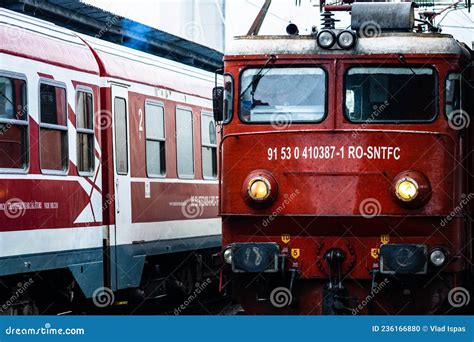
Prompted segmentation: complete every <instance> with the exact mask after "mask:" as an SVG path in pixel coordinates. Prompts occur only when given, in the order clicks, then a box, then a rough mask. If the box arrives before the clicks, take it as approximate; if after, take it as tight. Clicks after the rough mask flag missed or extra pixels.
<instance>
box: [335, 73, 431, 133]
mask: <svg viewBox="0 0 474 342" xmlns="http://www.w3.org/2000/svg"><path fill="white" fill-rule="evenodd" d="M354 69H365V70H367V71H369V70H370V72H368V73H366V75H368V77H367V78H366V79H365V80H364V81H363V82H362V83H361V86H364V83H366V81H367V80H368V79H369V77H370V78H372V76H371V75H377V76H378V75H392V76H393V78H397V77H399V76H401V75H408V77H409V79H408V81H407V82H405V83H404V84H403V85H402V86H401V87H400V88H399V90H398V91H397V93H395V95H396V94H398V92H399V91H402V89H403V88H404V87H405V86H406V85H407V84H408V82H411V81H412V80H413V78H414V77H415V76H420V75H428V74H426V73H420V74H416V73H417V71H421V70H427V69H429V70H430V71H431V74H429V76H430V77H432V78H433V82H432V84H431V86H432V88H431V89H430V90H431V91H432V92H433V93H432V94H430V95H429V97H430V98H433V100H432V101H431V103H430V104H428V105H426V106H425V107H424V108H423V110H426V108H427V107H428V106H430V107H432V111H431V110H430V111H429V113H431V117H429V118H426V119H418V118H417V119H411V118H410V117H414V116H416V115H417V114H419V113H421V112H422V111H421V110H416V109H413V110H412V112H411V113H410V112H400V113H389V114H392V115H393V114H395V115H398V117H393V118H389V119H383V116H384V114H385V115H387V113H388V112H389V111H390V108H391V106H390V103H391V102H393V101H392V99H393V98H394V96H392V92H391V91H390V90H386V89H385V87H386V86H387V84H388V83H389V82H387V84H385V85H382V84H380V83H381V82H380V81H381V80H377V79H376V83H377V84H378V85H379V88H383V89H384V90H385V91H386V93H387V95H388V99H386V100H385V101H378V104H374V105H373V106H370V110H369V111H366V112H363V111H362V112H360V113H359V114H360V115H361V117H360V118H359V119H354V118H353V117H351V116H350V115H349V113H348V108H347V101H348V96H347V95H348V94H347V91H348V77H350V76H351V75H349V73H350V72H351V71H352V70H354ZM372 69H373V70H372ZM395 70H400V71H402V70H403V72H400V73H395V72H394V71H395ZM384 72H385V73H384ZM361 74H362V73H361ZM410 75H413V76H410ZM438 80H439V75H438V71H437V70H436V68H435V67H434V66H433V65H427V64H424V65H421V64H420V65H417V64H410V65H408V64H407V65H401V66H400V65H392V64H390V65H382V66H380V65H373V64H358V65H357V66H355V65H354V66H349V67H348V68H346V69H345V70H344V84H343V89H342V95H343V101H342V102H343V104H344V106H343V114H344V117H345V118H346V119H347V121H348V122H350V123H354V124H360V123H365V124H371V123H373V124H390V123H392V124H393V123H432V122H434V121H436V119H437V118H438V115H439V106H438V100H439V81H438ZM387 81H388V78H387ZM425 85H426V84H425ZM425 85H423V86H421V85H419V86H418V87H416V86H415V88H416V89H420V90H421V89H423V88H424V86H425ZM374 91H375V92H376V89H372V85H371V84H369V89H368V90H367V89H366V91H365V93H366V94H365V95H367V93H371V94H372V93H373V92H374ZM420 94H421V93H419V92H418V93H417V94H414V95H412V98H411V100H413V99H415V100H416V101H411V100H410V99H404V100H403V101H399V102H402V103H403V104H405V106H404V109H405V110H406V109H409V108H410V107H413V105H414V103H415V102H418V101H417V99H416V96H417V95H420ZM365 95H363V96H365ZM402 97H403V96H402ZM429 113H428V112H427V114H429ZM365 115H368V116H367V117H365ZM404 116H408V118H404Z"/></svg>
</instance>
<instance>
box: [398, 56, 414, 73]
mask: <svg viewBox="0 0 474 342" xmlns="http://www.w3.org/2000/svg"><path fill="white" fill-rule="evenodd" d="M398 60H399V61H400V62H401V63H402V64H405V65H406V66H407V67H408V68H409V69H410V70H411V72H412V73H413V75H415V76H416V72H415V70H413V69H412V68H411V66H410V64H408V63H407V61H406V60H405V56H404V55H398Z"/></svg>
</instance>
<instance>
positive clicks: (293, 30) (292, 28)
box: [286, 23, 300, 36]
mask: <svg viewBox="0 0 474 342" xmlns="http://www.w3.org/2000/svg"><path fill="white" fill-rule="evenodd" d="M299 32H300V31H299V30H298V26H296V25H295V24H292V23H289V24H288V26H287V27H286V33H288V34H289V35H290V36H296V35H297V34H298V33H299Z"/></svg>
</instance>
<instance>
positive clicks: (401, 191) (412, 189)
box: [395, 177, 419, 202]
mask: <svg viewBox="0 0 474 342" xmlns="http://www.w3.org/2000/svg"><path fill="white" fill-rule="evenodd" d="M418 190H419V187H418V184H417V182H416V181H415V180H414V179H413V178H409V177H406V178H402V179H400V180H399V181H398V182H397V184H396V185H395V194H396V195H397V197H398V198H399V199H400V200H402V201H404V202H410V201H413V200H414V199H415V198H416V196H418Z"/></svg>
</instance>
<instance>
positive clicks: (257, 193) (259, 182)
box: [248, 177, 270, 201]
mask: <svg viewBox="0 0 474 342" xmlns="http://www.w3.org/2000/svg"><path fill="white" fill-rule="evenodd" d="M248 194H249V196H250V197H251V198H252V199H253V200H255V201H263V200H265V199H267V198H268V196H270V182H269V181H268V180H267V179H265V178H263V177H257V178H253V179H251V180H250V182H249V185H248Z"/></svg>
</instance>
